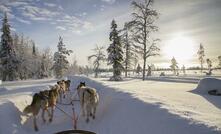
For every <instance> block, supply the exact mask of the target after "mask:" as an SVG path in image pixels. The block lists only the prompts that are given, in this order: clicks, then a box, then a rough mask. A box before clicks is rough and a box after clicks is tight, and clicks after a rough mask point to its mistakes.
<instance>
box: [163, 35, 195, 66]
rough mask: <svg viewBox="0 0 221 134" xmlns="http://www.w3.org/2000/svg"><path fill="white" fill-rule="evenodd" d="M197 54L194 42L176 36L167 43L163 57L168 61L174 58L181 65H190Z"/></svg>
mask: <svg viewBox="0 0 221 134" xmlns="http://www.w3.org/2000/svg"><path fill="white" fill-rule="evenodd" d="M194 54H196V49H195V43H194V41H193V40H192V39H191V38H189V37H185V36H175V37H173V38H172V39H171V40H169V41H168V42H166V44H165V47H164V48H163V55H164V56H165V57H166V58H167V59H172V58H173V57H174V58H175V59H176V60H177V62H178V63H180V64H189V62H190V61H191V60H192V59H193V58H194Z"/></svg>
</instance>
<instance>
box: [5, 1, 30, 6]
mask: <svg viewBox="0 0 221 134" xmlns="http://www.w3.org/2000/svg"><path fill="white" fill-rule="evenodd" d="M7 5H8V6H13V7H19V6H24V5H28V3H26V2H24V1H14V2H9V3H7Z"/></svg>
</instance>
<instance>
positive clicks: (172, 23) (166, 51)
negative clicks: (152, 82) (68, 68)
mask: <svg viewBox="0 0 221 134" xmlns="http://www.w3.org/2000/svg"><path fill="white" fill-rule="evenodd" d="M131 1H132V0H93V1H92V0H85V1H81V0H78V1H77V0H76V1H71V0H63V1H61V0H56V1H54V0H47V1H43V0H19V1H9V0H3V1H1V2H0V19H1V20H2V18H3V14H4V12H6V13H7V14H8V18H9V22H10V24H11V28H12V29H11V30H12V31H15V32H16V33H23V34H24V35H25V36H27V37H30V38H31V39H33V40H34V41H35V43H36V45H37V46H38V47H39V48H40V49H44V48H47V47H50V48H51V50H52V52H55V51H56V50H57V43H58V38H59V36H62V37H63V40H64V44H65V45H66V47H67V48H68V49H71V50H73V54H72V56H71V57H69V61H72V58H73V57H74V56H75V57H76V59H77V61H78V64H79V65H88V64H89V63H88V61H87V56H89V55H90V54H92V53H93V51H92V49H93V48H94V47H95V45H96V44H97V45H99V46H105V47H106V48H107V46H108V45H109V44H110V42H109V32H110V23H111V20H112V19H115V20H116V23H117V24H118V30H119V29H121V28H122V27H123V24H124V23H125V22H127V21H130V20H131V15H130V14H131V13H132V11H133V10H132V7H131V6H130V5H131ZM220 7H221V1H219V0H211V1H208V0H196V1H191V0H187V1H185V2H184V1H181V0H155V3H154V5H153V8H155V9H156V10H157V11H158V12H159V13H160V16H159V19H158V20H157V26H158V27H159V32H157V33H155V36H156V37H158V38H160V39H161V42H160V44H159V47H160V49H161V51H160V56H157V57H152V58H150V59H148V60H147V62H148V63H149V64H155V65H156V66H159V67H166V68H167V67H169V65H170V60H171V59H172V57H175V58H176V59H177V62H178V64H179V66H180V67H182V65H185V66H186V67H190V66H199V63H198V58H197V55H196V54H197V50H198V48H199V45H200V43H202V44H203V45H204V48H205V57H206V58H210V59H211V60H212V61H213V67H216V65H217V57H218V56H219V55H220V50H219V48H221V47H220V42H221V38H220V35H221V27H220V22H221V16H219V14H221V8H220ZM185 43H186V44H185ZM179 44H180V45H179ZM187 44H188V45H189V46H188V47H186V46H187ZM178 45H179V46H178ZM173 49H174V50H175V51H171V50H173ZM206 58H205V59H206ZM140 59H141V58H140ZM139 63H140V64H142V62H139Z"/></svg>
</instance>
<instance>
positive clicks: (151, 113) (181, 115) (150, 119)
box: [0, 76, 221, 134]
mask: <svg viewBox="0 0 221 134" xmlns="http://www.w3.org/2000/svg"><path fill="white" fill-rule="evenodd" d="M69 79H71V81H72V83H71V90H72V92H71V93H70V94H73V92H74V90H75V88H76V86H77V85H78V84H79V82H80V81H85V82H86V84H87V85H88V86H91V87H94V88H96V89H97V91H98V93H99V95H100V103H99V106H98V109H97V114H96V115H97V117H96V119H95V120H91V121H90V122H89V123H88V124H87V123H86V122H85V119H83V118H82V117H79V120H78V129H84V130H91V131H94V132H96V133H98V134H123V133H125V134H135V133H136V134H141V133H145V134H177V133H179V134H193V133H194V134H220V133H221V97H220V96H210V95H207V94H205V93H202V92H198V91H199V90H200V89H196V90H194V89H195V88H196V87H197V82H198V81H199V79H200V78H199V77H191V78H181V77H177V78H176V77H169V76H168V77H164V78H159V77H152V78H151V79H150V80H146V81H141V80H140V79H134V78H128V79H125V80H124V81H122V82H110V81H108V78H98V79H94V78H86V77H82V76H71V77H69ZM56 81H57V80H53V79H46V80H30V81H19V82H6V83H3V85H2V86H1V88H0V134H37V133H39V134H40V133H41V134H46V133H54V132H58V131H62V130H67V129H72V128H73V125H72V121H71V119H70V118H69V117H68V116H66V115H64V113H62V112H61V111H59V110H58V109H55V116H54V121H53V122H52V123H48V122H47V123H45V124H44V123H43V121H42V119H41V116H40V114H39V118H38V121H37V122H38V126H39V132H35V131H34V129H33V123H32V119H31V118H30V117H28V116H26V115H24V114H23V113H22V111H23V109H24V107H25V106H27V105H28V104H30V103H31V101H32V95H33V94H34V93H35V92H38V91H40V90H45V89H49V86H48V85H53V84H55V83H56ZM218 84H219V83H218ZM70 96H71V95H70ZM68 101H69V99H67V100H66V102H68ZM58 107H60V108H62V109H63V110H65V111H66V112H67V113H69V114H70V115H71V114H72V111H71V106H62V105H59V104H58ZM75 108H76V109H77V113H79V104H78V102H76V104H75Z"/></svg>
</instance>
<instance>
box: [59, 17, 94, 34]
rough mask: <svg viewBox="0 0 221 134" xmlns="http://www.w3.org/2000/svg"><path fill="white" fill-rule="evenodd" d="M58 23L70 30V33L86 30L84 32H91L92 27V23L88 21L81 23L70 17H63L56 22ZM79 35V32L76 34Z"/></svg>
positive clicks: (81, 21)
mask: <svg viewBox="0 0 221 134" xmlns="http://www.w3.org/2000/svg"><path fill="white" fill-rule="evenodd" d="M56 21H57V22H58V23H60V24H63V25H65V26H66V27H68V29H70V30H71V31H73V30H74V31H75V30H76V29H80V28H83V29H86V30H92V29H93V25H92V23H90V22H88V21H83V20H81V19H79V18H77V17H76V16H70V15H67V14H66V15H64V16H63V18H61V19H58V20H56ZM77 33H79V32H77Z"/></svg>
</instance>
